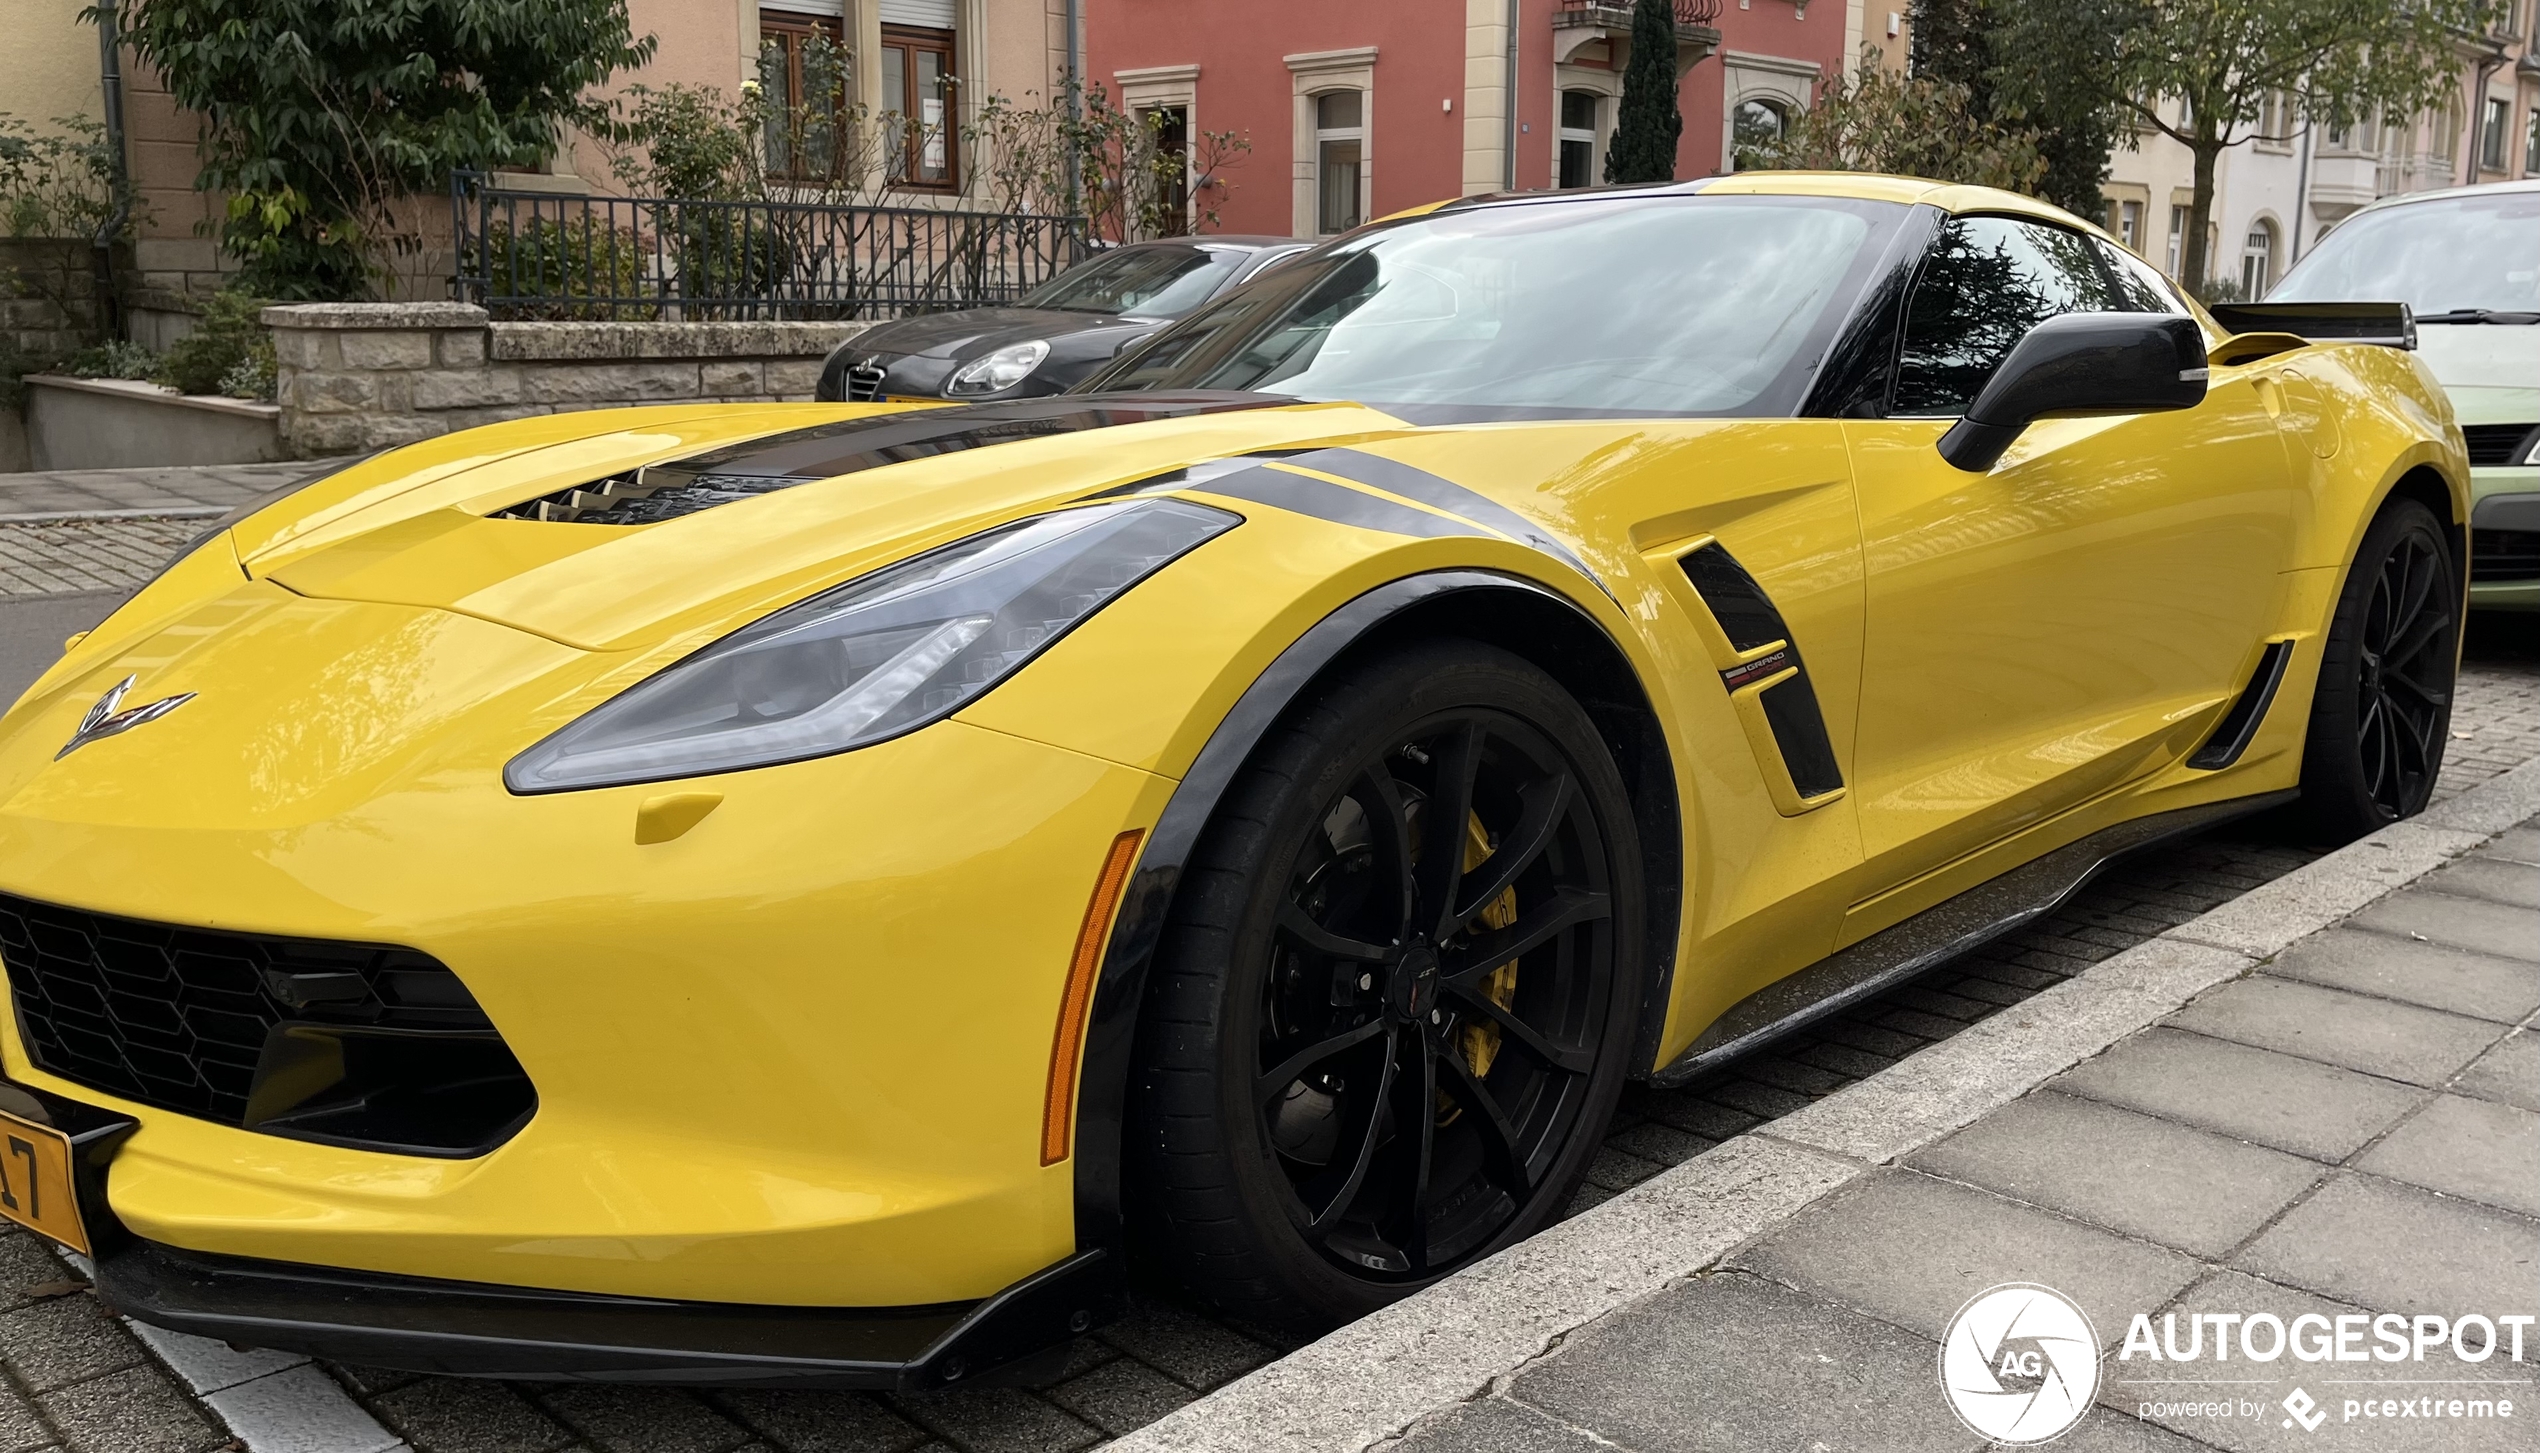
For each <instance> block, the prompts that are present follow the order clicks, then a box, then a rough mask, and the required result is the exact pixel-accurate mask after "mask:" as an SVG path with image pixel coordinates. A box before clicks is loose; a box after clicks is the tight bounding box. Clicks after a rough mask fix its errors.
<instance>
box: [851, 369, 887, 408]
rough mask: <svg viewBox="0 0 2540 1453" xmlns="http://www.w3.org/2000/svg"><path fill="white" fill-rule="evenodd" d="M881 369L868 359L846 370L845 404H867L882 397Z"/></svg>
mask: <svg viewBox="0 0 2540 1453" xmlns="http://www.w3.org/2000/svg"><path fill="white" fill-rule="evenodd" d="M882 378H883V368H882V365H881V364H879V363H876V362H874V361H873V360H872V359H870V358H868V359H866V360H865V361H863V362H862V363H859V364H857V365H855V366H854V367H852V368H850V369H848V370H847V402H848V403H851V404H869V403H872V402H873V401H874V400H876V399H878V398H880V397H882Z"/></svg>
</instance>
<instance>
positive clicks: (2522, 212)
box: [2267, 191, 2540, 322]
mask: <svg viewBox="0 0 2540 1453" xmlns="http://www.w3.org/2000/svg"><path fill="white" fill-rule="evenodd" d="M2267 301H2269V302H2271V303H2276V302H2292V303H2364V302H2401V303H2406V304H2407V305H2408V306H2409V307H2410V308H2413V309H2415V310H2416V314H2417V316H2418V317H2419V318H2420V319H2422V318H2426V317H2428V316H2436V317H2439V316H2441V315H2444V314H2460V315H2462V316H2461V321H2463V322H2475V321H2477V314H2478V313H2479V312H2481V311H2485V312H2495V313H2530V312H2535V311H2540V192H2524V191H2513V192H2484V193H2480V192H2472V193H2470V194H2468V195H2466V196H2459V197H2445V198H2442V199H2440V200H2437V201H2428V202H2407V203H2402V204H2400V205H2398V206H2394V207H2383V208H2381V209H2379V210H2377V211H2372V212H2366V213H2363V214H2362V215H2360V216H2357V217H2355V218H2353V219H2352V220H2350V221H2348V222H2347V223H2346V225H2344V226H2342V227H2340V228H2338V229H2337V230H2336V231H2334V232H2332V233H2330V234H2328V236H2327V238H2326V239H2324V240H2323V241H2322V242H2321V243H2320V245H2319V246H2318V247H2315V248H2313V249H2312V250H2311V255H2310V256H2308V257H2306V258H2303V259H2302V263H2301V265H2300V266H2299V267H2296V268H2294V269H2293V271H2291V272H2290V273H2287V274H2286V275H2285V278H2284V281H2283V282H2281V283H2278V284H2277V285H2276V289H2275V291H2274V292H2272V293H2269V294H2268V295H2267Z"/></svg>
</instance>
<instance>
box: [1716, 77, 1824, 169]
mask: <svg viewBox="0 0 2540 1453" xmlns="http://www.w3.org/2000/svg"><path fill="white" fill-rule="evenodd" d="M1821 74H1822V72H1821V71H1820V70H1819V68H1818V65H1817V63H1816V62H1815V61H1802V60H1793V59H1791V58H1790V57H1788V56H1775V55H1756V54H1754V53H1752V52H1750V51H1742V50H1724V51H1722V52H1720V79H1721V84H1720V162H1719V167H1718V174H1719V175H1721V176H1727V175H1728V174H1729V173H1731V172H1733V171H1736V170H1737V108H1738V107H1739V106H1740V105H1741V104H1743V103H1744V102H1747V101H1769V102H1771V103H1772V104H1774V105H1776V106H1779V107H1780V108H1781V110H1782V116H1783V118H1784V122H1785V124H1787V123H1788V122H1792V121H1796V120H1798V119H1799V115H1800V113H1801V112H1803V111H1806V110H1807V109H1808V108H1809V107H1810V106H1812V105H1814V104H1815V103H1816V94H1817V81H1818V79H1819V77H1820V76H1821Z"/></svg>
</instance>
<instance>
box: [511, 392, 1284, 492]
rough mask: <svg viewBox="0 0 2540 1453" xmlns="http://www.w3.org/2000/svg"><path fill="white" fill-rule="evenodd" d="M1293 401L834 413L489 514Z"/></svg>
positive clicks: (1132, 400)
mask: <svg viewBox="0 0 2540 1453" xmlns="http://www.w3.org/2000/svg"><path fill="white" fill-rule="evenodd" d="M1295 402H1296V400H1294V399H1290V398H1282V397H1279V396H1278V395H1275V394H1253V393H1231V392H1217V391H1200V390H1185V391H1177V392H1164V391H1158V392H1154V393H1117V394H1087V395H1081V396H1070V395H1061V396H1058V397H1055V398H1041V399H1015V400H1011V401H1008V402H1004V403H993V404H966V405H956V406H954V407H950V408H940V409H920V410H916V411H914V412H910V413H902V414H879V415H875V416H872V417H869V418H861V419H841V420H839V421H838V422H836V423H834V424H814V425H812V426H811V427H809V428H804V429H790V430H787V431H786V432H784V433H781V434H770V435H768V436H766V437H765V438H760V439H750V440H745V441H743V442H742V443H739V444H732V445H727V446H725V447H723V448H721V449H714V450H709V451H708V452H706V453H703V454H696V455H691V456H689V457H688V458H686V459H676V460H672V461H670V462H668V463H665V464H648V465H645V466H644V467H643V468H641V469H636V470H630V471H628V472H627V473H624V474H618V475H612V476H610V477H608V478H606V479H602V480H596V481H594V482H592V483H590V484H584V485H576V486H575V487H573V488H571V489H565V490H558V491H556V492H555V493H553V494H549V495H544V496H541V497H539V498H537V499H533V500H529V501H526V502H524V503H522V504H517V505H514V506H512V507H510V508H508V509H503V510H498V511H496V512H495V517H496V518H498V519H522V520H553V521H569V522H573V523H578V524H594V525H649V524H654V523H656V522H658V521H661V520H670V519H677V518H679V517H680V516H682V515H692V514H695V513H697V512H698V511H700V510H708V509H712V508H714V507H715V506H716V505H721V504H730V503H732V502H734V501H736V500H743V499H751V498H754V497H756V496H758V495H762V494H772V493H774V492H775V491H777V490H781V489H791V488H793V487H794V486H795V485H798V484H807V483H810V482H811V481H813V480H818V479H834V478H836V477H838V476H839V475H842V474H854V473H857V472H859V471H861V470H866V469H879V468H881V467H882V466H884V465H886V464H905V463H908V462H909V461H911V460H916V459H931V458H933V457H935V456H936V455H939V454H958V453H960V452H962V451H963V450H967V449H984V448H987V447H989V446H991V445H995V444H1013V443H1019V442H1021V441H1023V440H1026V439H1046V438H1051V437H1054V436H1057V435H1060V434H1075V433H1081V432H1083V431H1084V430H1087V429H1109V428H1114V427H1117V426H1119V425H1122V424H1144V423H1151V422H1153V421H1155V420H1158V419H1184V418H1190V417H1192V416H1194V415H1198V414H1217V413H1227V412H1231V411H1234V410H1239V409H1267V408H1277V407H1280V406H1282V405H1286V404H1293V403H1295Z"/></svg>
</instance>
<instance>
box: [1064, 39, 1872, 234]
mask: <svg viewBox="0 0 2540 1453" xmlns="http://www.w3.org/2000/svg"><path fill="white" fill-rule="evenodd" d="M1676 8H1677V19H1678V25H1677V31H1676V56H1675V60H1676V63H1677V65H1678V68H1679V73H1680V79H1679V81H1678V105H1679V108H1680V109H1681V110H1682V112H1683V114H1684V118H1685V127H1684V136H1683V139H1682V142H1681V143H1680V145H1679V147H1678V150H1677V156H1676V175H1677V176H1678V177H1680V178H1691V177H1701V176H1711V175H1715V174H1718V173H1721V172H1725V171H1729V170H1732V169H1733V167H1734V156H1733V153H1734V144H1735V140H1736V138H1737V136H1738V135H1739V134H1740V128H1741V127H1743V128H1745V130H1746V132H1747V134H1752V133H1753V132H1755V131H1756V130H1758V129H1761V130H1767V131H1769V130H1771V129H1772V128H1774V127H1776V126H1778V125H1781V124H1783V123H1785V122H1786V121H1787V119H1788V118H1789V117H1791V116H1793V115H1796V114H1797V113H1798V112H1800V111H1803V110H1805V109H1806V108H1807V107H1808V106H1809V105H1811V104H1812V103H1813V102H1814V101H1815V100H1816V97H1817V93H1818V89H1819V87H1820V86H1821V85H1822V84H1823V81H1824V80H1825V78H1827V77H1829V76H1832V75H1834V74H1836V73H1837V72H1838V71H1840V70H1842V69H1846V68H1847V67H1846V66H1845V61H1844V57H1845V53H1846V50H1847V47H1849V46H1858V45H1859V44H1860V43H1861V42H1862V40H1863V39H1864V37H1863V36H1862V35H1861V34H1860V27H1861V20H1862V12H1863V10H1864V9H1866V7H1865V6H1864V5H1862V4H1861V3H1860V0H1850V3H1849V4H1848V5H1847V3H1846V0H1815V3H1813V4H1812V3H1807V0H1798V3H1794V0H1676ZM1899 8H1900V9H1901V8H1902V6H1901V4H1900V5H1899ZM1512 21H1513V27H1512ZM1847 22H1849V28H1847ZM1084 26H1085V77H1086V80H1087V82H1088V84H1099V85H1102V86H1103V87H1105V88H1106V89H1107V90H1108V91H1109V92H1110V94H1111V95H1112V97H1113V98H1114V99H1115V100H1117V101H1119V102H1121V103H1123V104H1125V105H1127V106H1129V107H1131V108H1134V109H1137V110H1142V111H1154V110H1162V111H1167V112H1173V111H1178V112H1180V113H1181V115H1180V116H1179V118H1178V119H1179V120H1180V122H1181V123H1182V124H1183V125H1184V126H1186V127H1188V128H1189V131H1188V132H1186V133H1185V134H1197V133H1199V132H1203V131H1233V132H1236V133H1239V134H1240V135H1242V136H1243V137H1244V138H1246V139H1247V140H1248V141H1249V142H1250V143H1251V150H1250V152H1249V153H1248V154H1246V155H1243V156H1242V157H1241V158H1240V160H1239V161H1238V162H1237V163H1236V164H1235V165H1233V166H1231V167H1228V168H1227V169H1225V171H1224V173H1223V182H1224V188H1223V190H1222V191H1221V192H1219V193H1218V194H1217V195H1216V198H1215V201H1214V205H1215V207H1216V208H1217V210H1218V212H1219V214H1220V217H1219V222H1218V230H1221V231H1225V232H1254V233H1273V234H1279V233H1284V234H1288V235H1291V236H1299V237H1311V236H1317V235H1323V234H1328V233H1332V232H1338V231H1344V230H1346V229H1347V228H1348V227H1350V226H1354V225H1356V224H1357V223H1358V222H1360V221H1364V220H1367V219H1369V218H1373V217H1381V216H1384V215H1385V214H1387V213H1389V212H1395V211H1399V210H1401V209H1403V208H1405V207H1412V206H1417V205H1419V204H1421V203H1424V202H1434V201H1437V200H1439V199H1440V198H1444V197H1454V196H1465V195H1471V194H1473V193H1477V192H1496V191H1502V190H1507V189H1511V188H1513V189H1515V190H1520V191H1544V190H1550V189H1553V188H1557V187H1561V186H1565V185H1568V186H1579V185H1595V184H1598V183H1601V182H1602V181H1603V180H1604V169H1605V150H1606V145H1607V143H1608V141H1609V140H1610V138H1611V136H1612V133H1613V128H1614V116H1615V110H1616V105H1617V102H1618V101H1619V99H1620V96H1621V91H1622V73H1623V66H1624V63H1625V61H1626V60H1627V58H1628V54H1629V36H1630V30H1631V6H1630V3H1629V0H1605V3H1589V0H1276V3H1269V4H1265V3H1261V0H1084ZM1512 31H1513V33H1512ZM1870 38H1871V39H1875V37H1870ZM1512 60H1513V64H1512ZM1512 83H1513V84H1512ZM1512 93H1513V98H1514V100H1513V106H1512V103H1511V96H1512ZM1512 110H1513V113H1514V114H1513V117H1512V114H1511V113H1512ZM1512 141H1513V142H1514V146H1513V149H1512V147H1511V144H1510V143H1511V142H1512Z"/></svg>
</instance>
